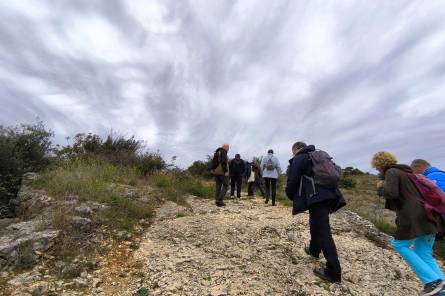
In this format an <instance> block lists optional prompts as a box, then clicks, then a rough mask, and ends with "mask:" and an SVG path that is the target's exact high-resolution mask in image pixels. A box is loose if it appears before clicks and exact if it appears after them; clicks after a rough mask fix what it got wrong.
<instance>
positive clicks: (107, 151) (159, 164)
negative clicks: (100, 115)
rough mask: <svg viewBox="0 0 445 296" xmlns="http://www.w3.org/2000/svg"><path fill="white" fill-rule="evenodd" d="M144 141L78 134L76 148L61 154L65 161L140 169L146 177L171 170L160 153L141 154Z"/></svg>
mask: <svg viewBox="0 0 445 296" xmlns="http://www.w3.org/2000/svg"><path fill="white" fill-rule="evenodd" d="M143 147H144V145H143V142H142V141H139V140H136V139H135V138H134V137H133V136H132V137H129V138H126V137H124V136H122V135H113V134H110V135H108V136H107V137H106V138H105V139H102V138H101V136H99V135H96V134H91V133H89V134H77V135H76V136H75V137H74V143H73V145H68V146H65V147H63V148H61V149H59V150H58V151H57V155H58V156H59V157H60V158H61V159H62V160H66V159H68V160H76V159H81V160H89V161H95V160H96V161H98V160H99V161H103V162H108V163H111V164H113V165H116V166H120V167H136V168H138V169H139V170H140V172H141V174H142V175H144V176H146V175H149V174H152V173H154V172H156V171H159V170H163V169H165V168H166V167H167V164H166V163H165V161H164V159H163V158H162V156H161V155H160V154H159V153H153V152H145V153H143V152H141V151H142V149H143Z"/></svg>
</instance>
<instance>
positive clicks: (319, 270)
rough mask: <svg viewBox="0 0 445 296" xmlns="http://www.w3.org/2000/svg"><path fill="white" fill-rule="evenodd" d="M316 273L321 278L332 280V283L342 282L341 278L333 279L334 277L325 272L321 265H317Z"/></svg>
mask: <svg viewBox="0 0 445 296" xmlns="http://www.w3.org/2000/svg"><path fill="white" fill-rule="evenodd" d="M313 272H314V274H315V275H316V276H318V277H319V278H321V279H322V280H324V281H327V282H330V283H341V280H340V279H333V278H332V277H330V276H328V275H327V274H326V272H325V269H324V268H321V267H315V268H314V270H313Z"/></svg>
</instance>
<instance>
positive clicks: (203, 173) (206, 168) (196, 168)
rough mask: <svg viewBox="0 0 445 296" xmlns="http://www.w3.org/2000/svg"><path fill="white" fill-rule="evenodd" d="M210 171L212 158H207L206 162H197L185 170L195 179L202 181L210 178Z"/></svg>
mask: <svg viewBox="0 0 445 296" xmlns="http://www.w3.org/2000/svg"><path fill="white" fill-rule="evenodd" d="M211 169H212V157H211V156H210V155H209V156H207V160H205V161H202V160H197V161H195V162H193V163H192V165H191V166H190V167H189V168H188V169H187V171H188V172H189V173H190V174H191V175H193V176H196V177H201V178H204V179H210V178H212V174H211V173H210V170H211Z"/></svg>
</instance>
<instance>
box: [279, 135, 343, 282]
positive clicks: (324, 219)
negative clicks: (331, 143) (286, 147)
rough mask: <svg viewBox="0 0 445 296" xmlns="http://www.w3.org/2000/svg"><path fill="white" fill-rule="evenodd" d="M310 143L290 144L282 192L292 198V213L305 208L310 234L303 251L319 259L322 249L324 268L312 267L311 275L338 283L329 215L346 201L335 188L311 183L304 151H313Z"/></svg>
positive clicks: (338, 275)
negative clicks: (292, 155)
mask: <svg viewBox="0 0 445 296" xmlns="http://www.w3.org/2000/svg"><path fill="white" fill-rule="evenodd" d="M314 151H315V147H314V146H313V145H309V146H308V145H306V144H305V143H303V142H297V143H295V144H294V145H293V146H292V152H293V154H294V158H293V159H292V161H290V166H289V169H288V179H287V186H286V195H287V197H288V198H289V199H291V200H293V211H292V213H293V214H294V215H296V214H298V213H302V212H304V211H306V210H309V226H310V233H311V241H310V245H309V246H307V247H305V252H306V253H307V254H308V255H311V256H313V257H315V258H319V255H320V253H321V252H323V255H324V257H325V258H326V261H327V262H326V268H324V269H320V268H315V269H314V274H315V275H316V276H318V277H320V278H322V279H323V280H327V281H330V282H341V267H340V262H339V260H338V255H337V248H336V246H335V243H334V240H333V238H332V234H331V227H330V225H329V214H330V213H332V212H335V211H336V210H338V209H339V208H340V207H342V206H344V205H345V204H346V203H345V201H344V198H343V196H342V194H341V192H340V191H339V190H338V188H336V187H334V188H325V187H322V186H321V185H318V184H315V183H314V182H313V179H312V181H311V177H314V173H313V170H312V168H313V163H312V160H311V158H310V156H309V154H308V153H310V152H314Z"/></svg>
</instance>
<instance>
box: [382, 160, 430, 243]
mask: <svg viewBox="0 0 445 296" xmlns="http://www.w3.org/2000/svg"><path fill="white" fill-rule="evenodd" d="M407 173H412V170H411V168H410V167H409V166H407V165H396V166H393V167H391V168H390V169H388V170H387V171H386V172H385V176H384V185H383V189H382V192H381V194H382V195H383V197H384V198H385V199H386V200H387V204H389V205H391V207H392V210H395V212H396V216H397V218H396V225H397V230H396V233H395V235H394V238H395V239H397V240H409V239H414V238H416V237H420V236H424V235H430V234H436V233H437V232H438V229H437V228H436V226H435V225H434V224H433V223H432V222H431V221H430V220H428V218H427V216H426V212H425V209H424V207H423V205H422V204H421V203H420V202H419V200H422V196H421V195H420V193H419V191H418V190H417V188H416V187H415V185H414V184H413V183H412V182H411V181H410V179H409V178H408V175H407Z"/></svg>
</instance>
